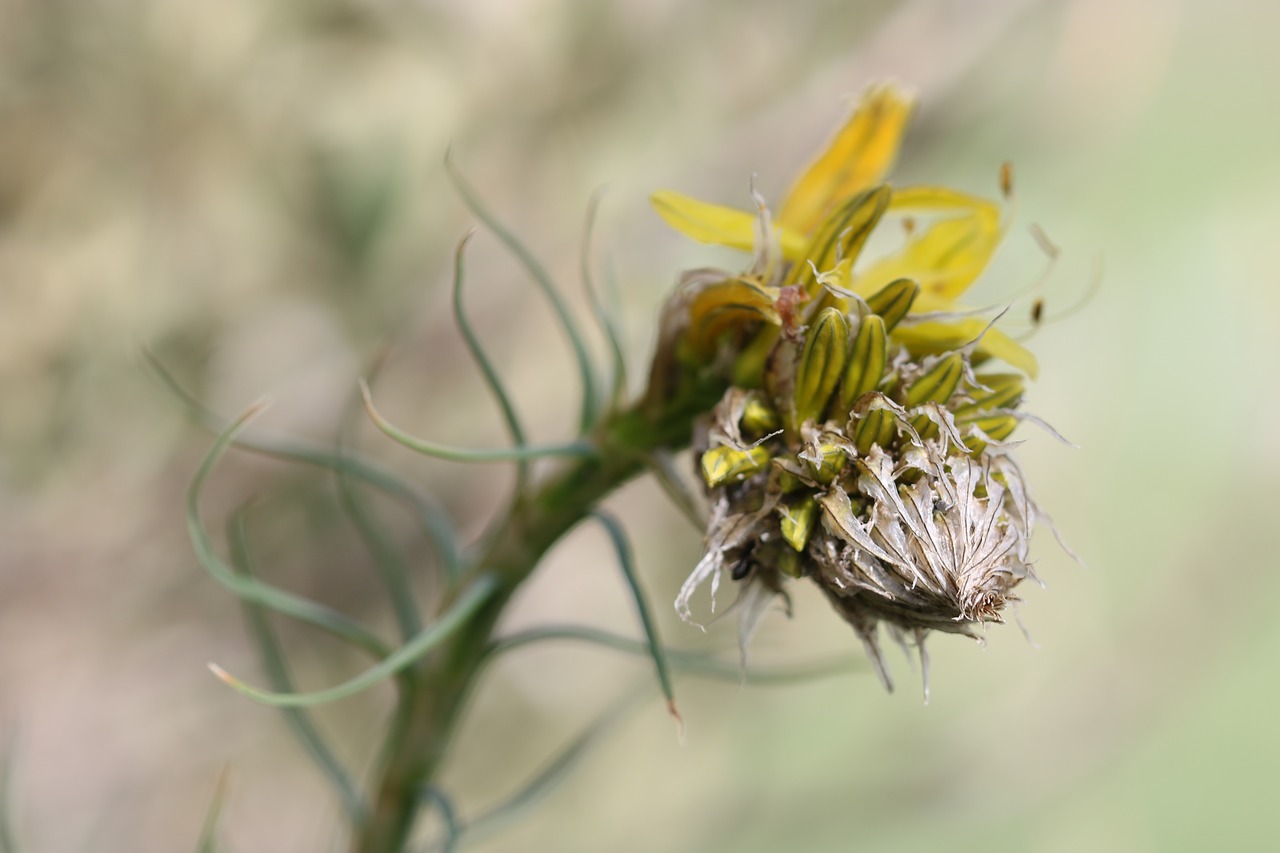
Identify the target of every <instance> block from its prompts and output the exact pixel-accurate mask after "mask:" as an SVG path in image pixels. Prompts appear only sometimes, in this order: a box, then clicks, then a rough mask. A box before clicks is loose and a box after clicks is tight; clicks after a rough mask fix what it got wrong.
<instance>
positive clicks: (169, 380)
mask: <svg viewBox="0 0 1280 853" xmlns="http://www.w3.org/2000/svg"><path fill="white" fill-rule="evenodd" d="M142 355H143V358H144V359H145V360H146V362H147V364H148V365H149V366H150V367H151V369H152V371H153V372H154V373H155V374H156V378H158V379H159V380H160V383H161V384H162V385H163V386H164V387H165V389H166V390H167V391H169V393H170V394H172V395H173V396H174V397H176V398H177V399H178V401H179V402H181V403H182V404H183V405H184V406H185V407H186V408H187V410H188V411H189V412H190V413H191V414H192V416H193V417H194V418H195V419H196V420H197V421H198V422H199V423H200V425H201V426H203V427H204V428H205V429H207V430H209V431H210V432H212V433H214V434H215V435H216V434H218V433H221V432H222V431H223V430H224V429H225V428H226V420H225V419H224V418H222V417H219V416H218V415H217V414H216V413H215V412H213V411H211V410H210V409H208V408H206V407H205V406H204V405H202V404H201V403H200V401H199V400H197V399H196V398H195V397H193V396H191V395H190V394H189V393H187V391H186V389H184V388H183V387H182V386H181V385H179V384H178V381H177V380H176V379H174V378H173V376H172V375H171V374H170V373H169V371H167V370H165V368H164V365H162V364H161V363H160V361H159V359H157V358H156V357H155V355H154V354H153V353H151V352H149V351H147V350H145V349H144V350H143V352H142ZM232 443H233V444H234V445H235V446H236V447H238V448H240V449H242V450H248V451H250V452H252V453H260V454H262V455H264V456H272V457H275V458H277V459H288V460H290V461H293V462H301V463H303V464H306V465H314V466H316V467H318V468H326V469H328V470H330V471H334V472H336V473H338V474H345V475H347V476H350V477H353V478H355V479H357V480H360V481H362V482H365V483H368V484H369V485H370V486H373V487H374V488H375V489H378V490H380V491H382V492H385V493H386V494H388V495H391V496H392V497H394V498H397V499H399V500H401V501H403V502H404V503H405V504H407V505H408V506H409V507H411V508H412V509H413V511H414V512H415V514H416V515H417V516H418V520H419V521H420V522H421V524H422V527H423V529H424V530H425V531H426V533H427V536H428V537H429V539H430V541H431V543H432V545H433V546H434V548H435V549H436V552H437V556H439V558H440V562H441V563H442V564H443V567H444V570H445V573H446V574H447V575H448V576H449V577H450V578H451V579H452V578H456V577H457V576H458V573H459V571H460V570H461V565H462V559H461V557H460V556H459V550H458V543H457V536H456V535H455V533H454V530H453V522H452V521H450V520H449V517H448V516H447V515H446V514H445V511H444V509H443V508H442V507H441V506H440V505H439V504H437V503H436V502H435V500H434V499H433V498H431V497H430V496H428V495H425V494H423V493H422V492H419V491H418V490H417V489H415V488H414V487H413V486H412V485H410V484H409V483H406V482H405V481H403V480H401V479H399V478H398V477H395V476H393V475H392V474H390V473H388V472H386V471H383V470H382V469H380V468H378V467H377V466H375V465H372V464H370V463H368V462H365V461H363V460H362V459H360V458H358V457H355V456H347V455H344V454H342V453H333V452H331V451H328V450H323V449H320V448H315V447H308V446H306V445H302V444H295V443H292V442H285V441H272V440H270V439H264V438H257V437H251V436H246V435H240V434H237V435H236V436H235V438H234V440H233V442H232Z"/></svg>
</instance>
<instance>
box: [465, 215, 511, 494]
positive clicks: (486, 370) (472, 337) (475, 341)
mask: <svg viewBox="0 0 1280 853" xmlns="http://www.w3.org/2000/svg"><path fill="white" fill-rule="evenodd" d="M474 233H475V232H474V231H473V232H471V233H470V234H467V235H466V236H465V237H463V238H462V239H461V240H460V241H459V242H458V249H457V251H456V252H455V253H454V261H453V317H454V320H455V321H456V322H457V324H458V330H459V331H461V332H462V339H463V340H464V341H466V343H467V350H468V351H470V353H471V357H472V358H473V359H475V362H476V366H477V367H479V368H480V372H481V373H483V374H484V383H485V385H486V386H488V388H489V392H490V393H491V394H493V397H494V399H495V400H496V401H497V403H498V407H499V408H500V409H502V419H503V421H504V422H505V423H506V425H507V432H508V433H510V434H511V441H512V443H513V444H515V446H516V447H524V446H525V443H526V442H525V432H524V427H523V426H522V425H521V423H520V416H519V415H518V414H516V409H515V406H514V405H513V404H512V402H511V397H510V395H508V394H507V389H506V387H505V386H504V385H503V384H502V379H501V377H499V376H498V371H497V370H495V369H494V367H493V363H492V362H491V361H489V356H488V355H487V354H486V353H485V351H484V347H483V346H481V344H480V339H479V338H478V337H477V336H476V333H475V330H474V329H472V328H471V321H470V320H468V319H467V314H466V312H465V311H463V310H462V283H463V281H464V279H465V276H464V275H463V264H462V257H463V254H464V253H465V252H466V248H467V243H468V242H469V241H470V240H471V237H472V236H473V235H474ZM528 478H529V460H528V459H521V460H520V461H519V463H518V464H517V465H516V491H517V492H522V491H524V486H525V483H526V482H527V481H528Z"/></svg>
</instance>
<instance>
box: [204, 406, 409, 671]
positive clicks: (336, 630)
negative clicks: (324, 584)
mask: <svg viewBox="0 0 1280 853" xmlns="http://www.w3.org/2000/svg"><path fill="white" fill-rule="evenodd" d="M262 408H263V406H262V404H259V405H256V406H251V407H250V408H249V409H248V410H246V411H245V412H244V414H242V415H240V417H238V418H236V419H235V420H233V421H232V422H231V423H230V424H228V425H227V428H226V429H224V430H223V431H222V432H221V433H220V434H219V435H218V438H217V440H216V441H215V442H214V444H213V447H211V448H210V449H209V452H208V454H206V455H205V458H204V461H203V462H202V463H201V464H200V468H199V469H198V470H197V471H196V475H195V477H194V478H193V479H192V481H191V485H190V486H189V487H188V488H187V532H188V534H189V535H190V537H191V542H192V545H193V546H194V548H195V552H196V558H197V559H198V560H199V562H200V565H201V566H203V567H204V569H205V571H206V572H208V573H209V575H210V577H212V578H213V579H214V580H216V581H217V582H218V583H220V584H222V586H224V587H226V588H227V589H228V590H230V591H231V592H232V593H234V594H235V595H236V596H238V597H239V598H240V599H241V600H243V601H247V602H251V603H253V604H258V605H261V606H263V607H268V608H270V609H272V610H275V611H276V612H278V613H282V614H284V615H286V616H291V617H293V618H294V619H297V620H299V621H302V622H306V623H308V624H310V625H314V626H316V627H317V628H321V629H323V630H326V631H328V632H330V633H332V634H334V635H335V636H337V637H340V638H342V639H344V640H346V641H347V642H349V643H351V644H352V645H353V646H356V647H357V648H360V649H363V650H364V651H366V652H368V653H369V654H371V655H373V656H374V657H379V658H380V657H384V656H385V655H386V654H387V653H388V651H389V650H388V648H387V646H386V644H385V643H383V642H382V640H381V639H379V638H378V637H377V636H376V635H374V634H373V633H372V632H370V631H369V630H368V629H367V628H365V627H364V626H362V625H360V624H359V623H358V622H356V621H355V620H353V619H351V618H350V617H349V616H347V615H346V614H343V613H339V612H338V611H336V610H333V609H332V608H329V607H325V606H324V605H323V604H319V603H317V602H315V601H312V600H311V599H309V598H304V597H303V596H300V595H296V594H295V593H291V592H286V591H284V590H282V589H278V588H277V587H274V586H272V585H271V584H268V583H265V582H263V581H260V580H258V579H257V578H250V577H242V576H240V575H237V574H236V573H235V572H234V571H233V570H232V569H231V567H230V566H228V565H227V564H226V563H225V562H223V560H222V558H221V557H219V556H218V555H217V552H216V551H215V550H214V548H213V543H212V542H211V541H210V539H209V534H208V531H206V530H205V528H204V525H203V524H202V523H201V521H200V491H201V489H203V488H204V484H205V481H206V480H207V479H208V478H209V474H210V472H211V471H213V468H214V466H215V465H217V463H218V461H219V460H220V459H221V458H222V456H223V454H225V453H226V451H227V448H228V447H230V446H231V443H232V441H233V440H234V439H235V436H236V434H237V433H239V432H240V430H241V429H243V428H244V426H245V425H246V424H247V423H248V422H249V421H250V420H251V419H252V418H253V417H254V416H255V415H257V414H258V413H259V412H260V411H261V410H262Z"/></svg>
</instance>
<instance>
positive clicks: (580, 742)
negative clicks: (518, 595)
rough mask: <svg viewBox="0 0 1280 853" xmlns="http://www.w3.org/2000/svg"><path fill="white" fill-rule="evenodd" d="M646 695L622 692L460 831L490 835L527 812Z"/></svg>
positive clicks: (436, 852) (439, 846)
mask: <svg viewBox="0 0 1280 853" xmlns="http://www.w3.org/2000/svg"><path fill="white" fill-rule="evenodd" d="M647 695H649V691H648V690H647V689H645V690H632V691H631V692H629V693H628V694H626V695H625V696H623V697H622V698H621V699H619V700H618V701H617V702H615V703H614V704H613V705H611V706H610V707H609V708H608V709H607V710H605V711H604V713H602V714H601V715H600V716H599V717H597V718H596V720H595V721H594V722H593V723H592V724H591V725H590V726H588V727H587V728H586V730H585V731H583V732H582V734H580V735H578V737H576V738H574V739H573V740H572V741H570V742H569V744H568V745H567V746H565V748H564V749H563V750H562V751H561V752H560V753H559V754H558V755H557V756H556V757H555V758H553V759H552V760H551V761H550V762H549V763H548V764H547V765H546V766H545V767H544V768H543V769H542V770H540V771H539V772H538V773H536V774H535V775H534V776H533V778H531V779H530V780H529V781H528V782H526V783H525V784H524V785H523V786H522V787H521V788H520V789H519V790H517V791H516V792H515V793H514V794H512V795H511V796H509V797H508V798H507V799H505V800H504V801H502V802H501V803H499V804H498V805H496V806H494V807H492V808H490V809H488V810H486V811H484V812H481V813H480V814H479V815H478V816H476V817H475V818H474V819H472V820H470V821H467V822H465V823H464V824H462V826H461V830H460V834H461V835H463V836H464V837H465V838H466V839H467V840H468V841H472V840H478V839H480V838H483V837H485V836H488V835H492V834H493V833H495V832H497V831H499V830H500V829H502V827H504V826H507V825H508V824H510V823H511V822H512V821H514V820H515V819H516V818H517V817H519V816H520V815H521V814H523V813H525V812H527V811H528V810H529V809H530V808H531V807H532V806H534V805H536V804H537V803H538V801H539V800H541V799H543V798H544V797H546V796H547V795H548V794H550V793H551V792H552V791H553V790H554V789H555V788H556V786H557V785H559V784H560V783H561V782H563V781H564V779H565V778H566V777H568V775H569V772H570V771H571V770H573V768H574V767H576V766H577V764H578V763H579V762H580V761H581V760H582V758H583V756H585V755H586V754H587V752H588V751H589V749H590V748H591V747H592V746H594V745H595V744H596V743H597V742H599V741H600V740H602V739H603V738H604V737H605V736H606V735H607V734H609V733H610V732H612V731H613V730H614V729H615V728H617V727H618V726H619V725H621V723H622V722H623V721H624V720H625V719H626V718H627V716H628V715H629V714H630V713H631V712H632V711H634V710H635V709H636V708H638V707H640V705H641V704H642V700H643V699H644V698H645V697H646V696H647ZM426 849H427V850H429V851H433V853H440V851H442V850H445V849H447V848H446V847H445V846H444V842H439V843H436V844H432V845H429V846H428V847H427V848H426Z"/></svg>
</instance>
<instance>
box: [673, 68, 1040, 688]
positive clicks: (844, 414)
mask: <svg viewBox="0 0 1280 853" xmlns="http://www.w3.org/2000/svg"><path fill="white" fill-rule="evenodd" d="M909 111H910V100H909V99H908V98H906V97H905V96H904V95H902V94H901V93H900V92H899V91H898V90H896V89H893V88H891V87H879V88H875V89H872V90H871V91H870V92H869V93H868V94H867V96H866V97H865V98H864V100H863V102H862V104H861V105H860V106H859V108H858V109H857V110H855V112H854V113H853V116H852V117H851V118H850V120H849V122H848V123H847V124H846V125H845V127H844V128H843V129H842V130H841V131H840V132H839V133H838V134H837V136H836V137H835V139H834V140H833V142H832V144H831V146H830V147H829V148H828V149H827V150H826V151H825V152H824V153H823V154H822V155H820V156H819V158H818V160H817V161H816V162H815V164H814V165H813V166H812V167H811V168H810V169H809V170H808V172H806V173H805V174H804V175H803V176H802V177H801V179H800V180H799V181H798V182H797V184H796V185H795V187H794V188H793V189H792V191H791V194H790V196H789V197H788V199H787V201H786V202H785V203H784V204H783V206H782V208H781V212H780V214H779V216H778V217H777V219H776V220H775V219H774V217H773V216H772V215H771V214H770V212H769V210H768V208H767V206H766V205H765V204H764V202H763V201H762V200H760V199H759V198H757V210H756V211H754V212H753V213H752V212H745V211H733V210H729V209H727V208H720V207H717V206H715V205H709V204H706V203H704V202H698V201H695V200H693V199H688V198H686V197H683V196H679V195H678V194H675V193H671V192H662V193H658V194H656V195H655V197H654V203H655V206H656V207H657V208H658V211H659V213H661V214H662V215H663V216H664V218H666V219H667V221H668V222H670V223H671V224H673V225H674V226H675V227H677V228H679V229H680V230H681V231H683V232H685V233H687V234H690V235H691V236H693V237H695V238H698V239H700V240H704V241H707V242H718V243H723V244H726V245H731V246H736V247H738V248H744V249H745V248H750V249H752V250H753V251H754V253H755V261H754V263H753V264H752V266H751V267H750V268H749V269H748V270H747V271H746V272H744V273H740V274H730V273H725V272H723V271H718V270H705V269H703V270H694V271H691V272H689V273H686V274H685V276H684V278H683V279H682V282H681V285H680V287H679V288H678V290H677V292H676V295H675V297H673V299H672V302H671V303H670V305H669V307H668V312H667V316H666V318H665V321H664V338H665V339H666V340H667V341H669V342H671V344H673V345H674V346H675V349H676V352H677V355H676V356H675V357H674V358H673V359H672V364H669V365H666V366H665V368H664V369H668V370H669V369H679V367H680V366H681V365H683V366H685V367H686V368H692V367H693V366H695V365H700V366H702V367H703V368H705V367H706V365H713V366H714V369H716V370H719V371H720V372H722V374H723V375H724V377H725V380H726V385H727V390H726V391H725V392H724V395H723V397H722V398H721V399H720V402H719V403H718V404H717V405H716V406H715V408H714V409H713V411H712V413H711V415H710V419H709V421H708V422H706V423H705V428H704V429H701V430H700V431H699V435H698V436H697V437H696V438H695V455H696V459H697V463H698V471H699V474H700V476H701V478H702V480H703V482H704V483H705V486H706V489H707V494H708V498H709V503H710V519H709V521H708V527H707V533H706V543H705V553H704V555H703V557H702V559H701V560H700V561H699V563H698V565H697V567H696V568H695V569H694V571H693V573H692V574H691V575H690V577H689V579H688V580H687V581H686V583H685V584H684V586H683V588H682V589H681V591H680V594H679V597H678V598H677V600H676V608H677V610H678V611H679V612H680V615H681V616H682V617H683V618H685V619H686V620H690V621H692V619H693V614H692V610H691V606H690V603H691V599H692V597H693V595H694V593H695V592H696V590H697V589H698V588H699V587H700V586H701V585H702V584H704V583H707V582H709V583H710V585H711V591H712V596H713V602H714V596H715V592H716V590H717V588H718V586H719V585H720V583H721V580H722V577H723V576H724V575H728V576H729V577H730V578H731V579H732V580H733V581H736V582H738V583H739V584H741V587H740V594H739V597H738V601H737V606H738V607H739V609H740V620H741V621H740V626H741V627H740V632H741V640H742V642H743V643H744V644H745V643H746V642H747V640H748V639H749V637H750V633H751V632H752V631H753V630H754V627H755V625H756V624H757V623H758V621H759V618H760V616H761V615H762V613H763V612H764V610H765V608H766V607H767V605H768V604H769V603H770V602H771V601H773V600H775V599H776V598H777V597H778V596H782V597H783V598H784V599H786V585H787V584H788V583H789V582H791V581H793V580H798V579H807V580H809V581H812V582H814V583H816V584H817V585H818V586H819V587H820V588H821V589H822V591H823V592H824V593H825V595H826V597H827V598H828V599H829V600H830V602H831V603H832V605H833V606H834V608H835V609H836V611H837V612H838V613H839V614H840V615H841V616H842V617H843V618H844V619H845V620H846V621H847V622H848V623H849V624H850V625H851V626H852V627H853V629H854V631H855V632H856V633H857V635H858V636H859V637H860V638H861V639H862V641H863V643H864V645H865V647H866V649H867V652H868V654H869V656H870V658H871V660H872V661H873V663H874V665H875V667H876V670H877V672H878V673H879V675H880V677H881V679H882V681H883V682H884V683H885V685H886V687H889V688H890V689H891V688H892V682H891V680H890V677H889V673H888V670H887V668H886V666H885V664H884V658H883V655H882V653H881V648H880V645H879V640H878V633H879V626H880V624H881V623H884V625H885V626H886V627H887V628H888V629H889V631H890V633H891V635H892V636H894V637H895V638H896V639H898V640H899V641H900V642H902V643H903V644H904V645H906V644H908V643H910V644H913V645H914V646H915V647H916V648H917V649H918V651H919V654H920V656H921V661H922V665H924V666H925V667H927V659H926V658H925V654H924V638H925V636H926V634H927V633H928V632H929V631H933V630H938V631H946V632H952V633H962V634H969V635H972V634H973V631H974V628H975V627H976V626H978V625H980V624H981V623H984V622H991V621H1000V620H1001V613H1002V611H1003V610H1004V608H1005V606H1006V605H1007V604H1008V603H1009V602H1011V601H1014V600H1016V599H1015V596H1014V589H1015V587H1017V585H1018V584H1019V583H1020V582H1021V581H1022V580H1023V579H1025V578H1026V577H1028V576H1030V574H1031V569H1030V566H1029V563H1028V543H1029V539H1030V536H1031V533H1032V529H1033V528H1034V526H1035V524H1036V521H1037V518H1038V517H1040V516H1041V514H1040V513H1039V511H1038V509H1037V508H1036V506H1035V504H1034V502H1033V501H1032V500H1031V498H1030V495H1029V491H1028V489H1027V487H1026V484H1025V482H1024V479H1023V476H1022V473H1021V471H1020V470H1019V468H1018V466H1017V465H1016V463H1015V462H1014V460H1013V459H1012V457H1011V456H1010V453H1009V450H1010V448H1011V447H1012V445H1011V444H1010V443H1009V442H1008V439H1009V437H1010V435H1011V433H1012V432H1013V431H1014V429H1015V428H1016V427H1017V425H1018V423H1019V422H1020V421H1021V420H1023V419H1024V418H1026V417H1027V416H1025V415H1023V414H1022V413H1021V412H1019V411H1018V406H1019V404H1020V403H1021V401H1022V396H1023V390H1024V376H1033V375H1034V373H1035V370H1036V365H1035V361H1034V359H1033V358H1032V357H1031V356H1030V354H1029V353H1027V352H1026V350H1024V349H1023V348H1022V347H1021V346H1019V345H1018V344H1017V343H1015V342H1014V341H1013V340H1012V339H1010V338H1008V337H1007V336H1005V335H1004V334H1002V333H1001V332H1000V331H999V330H998V329H995V328H993V327H992V325H991V323H990V322H988V321H987V320H986V319H984V318H982V317H981V316H978V315H977V314H976V313H975V312H973V311H971V310H968V309H965V308H963V307H962V306H959V305H957V304H956V297H958V296H959V295H960V294H961V293H962V292H963V291H964V290H965V289H966V288H967V287H968V286H969V284H970V283H972V281H973V280H974V279H975V278H976V277H977V275H978V274H979V273H980V272H981V270H982V269H983V267H984V266H985V265H986V262H987V260H988V259H989V257H990V255H991V253H992V252H993V251H994V249H995V247H996V245H997V244H998V242H999V239H1000V237H1001V235H1002V232H1003V228H1002V226H1001V221H1000V212H999V208H998V206H997V205H996V204H995V203H993V202H990V201H987V200H983V199H978V198H975V197H971V196H967V195H965V194H962V193H958V192H955V191H952V190H947V189H942V188H931V187H915V188H905V189H894V188H891V187H890V186H888V185H886V184H882V183H879V181H880V180H881V178H882V176H883V174H884V173H885V172H886V171H887V170H888V168H889V166H890V165H891V163H892V158H893V156H894V154H895V152H896V150H897V144H898V141H899V139H900V136H901V133H902V129H903V127H904V126H905V123H906V118H907V116H908V114H909ZM1002 184H1003V185H1004V189H1005V192H1006V194H1008V192H1010V189H1009V186H1008V184H1009V179H1008V174H1007V172H1005V173H1003V174H1002ZM895 214H896V215H900V216H901V217H902V219H903V222H904V224H905V226H906V227H904V228H903V230H902V233H903V234H904V235H905V245H904V246H903V247H902V248H901V249H900V250H899V251H897V252H896V253H893V254H890V255H888V256H887V257H881V258H879V259H875V260H872V261H871V262H870V263H869V264H868V263H863V262H862V259H861V255H862V254H863V249H864V246H865V244H866V243H867V241H868V239H869V237H870V236H871V234H872V232H873V231H874V230H875V229H876V228H877V226H878V225H880V224H881V223H882V221H885V220H886V219H887V218H889V217H890V216H892V215H895ZM920 214H924V215H926V216H929V215H932V216H934V217H936V218H935V219H934V220H933V221H932V222H931V224H929V225H928V227H927V228H921V227H919V225H918V217H919V215H920ZM996 361H1002V362H1004V365H1005V366H1004V367H1001V366H993V364H992V363H993V362H996ZM661 366H662V364H661V360H659V362H656V363H655V369H658V368H659V367H661ZM1008 368H1015V369H1013V370H1010V369H1008ZM713 606H714V605H713ZM926 690H927V670H926Z"/></svg>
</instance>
